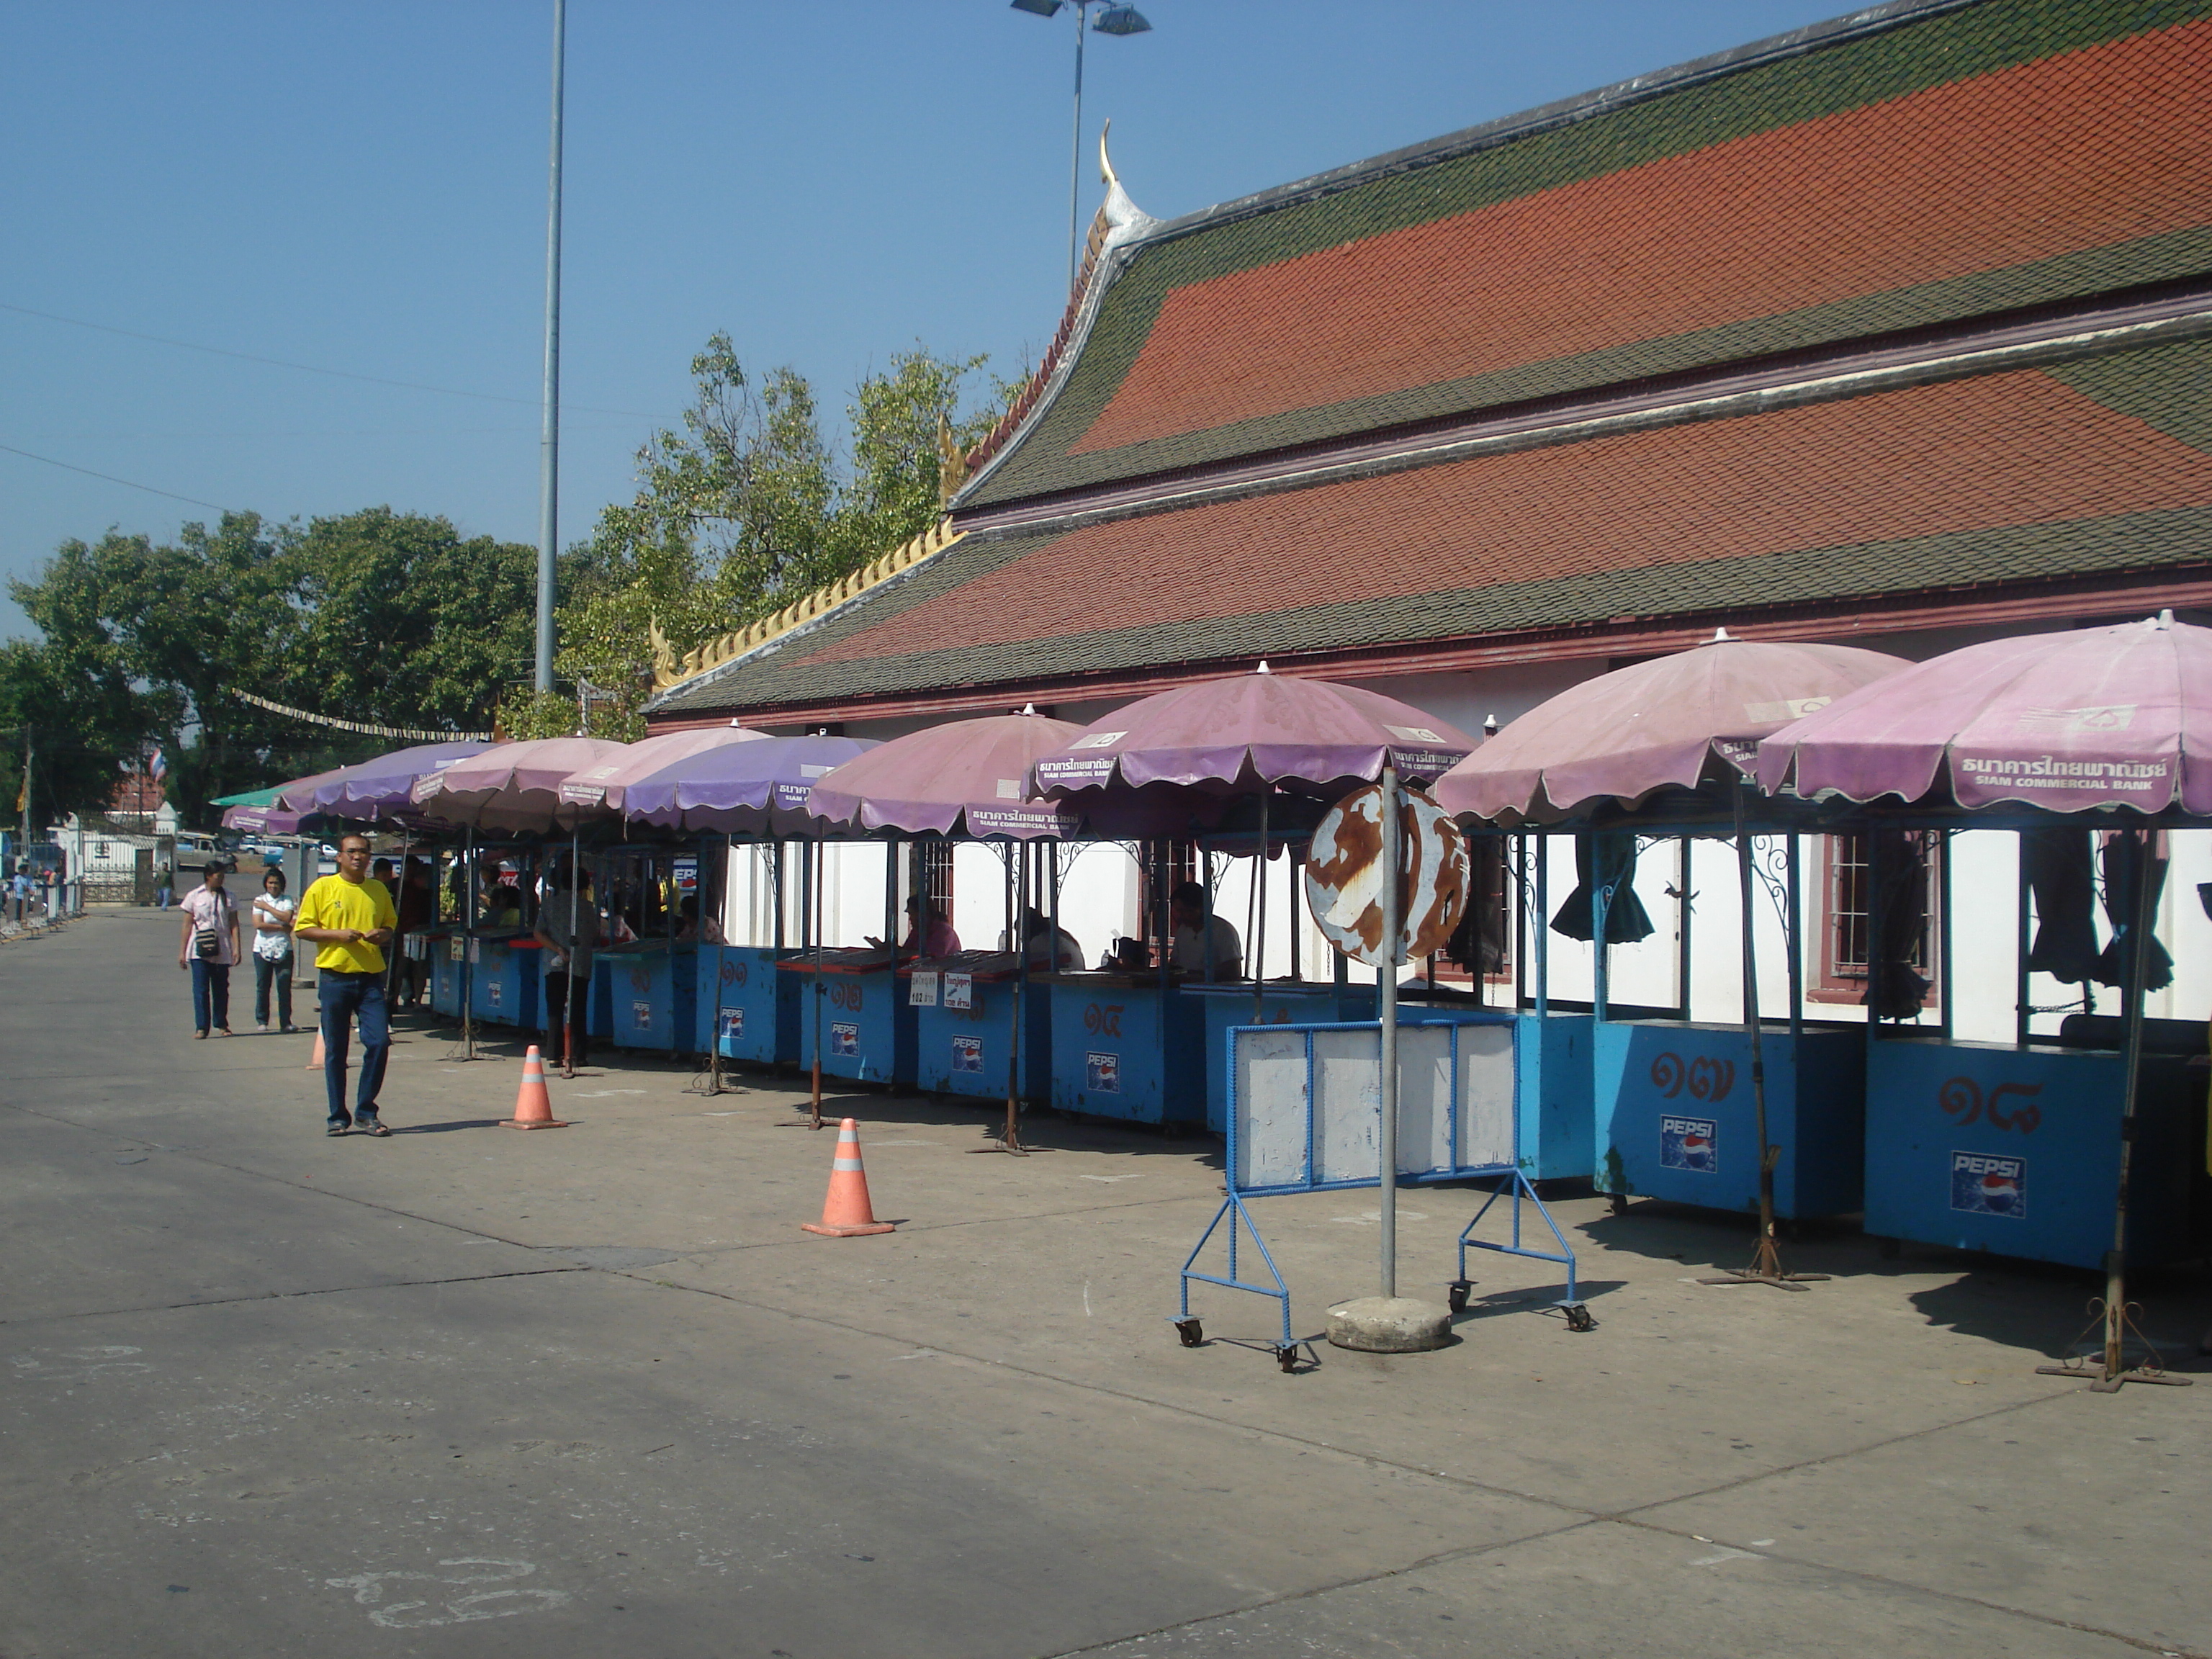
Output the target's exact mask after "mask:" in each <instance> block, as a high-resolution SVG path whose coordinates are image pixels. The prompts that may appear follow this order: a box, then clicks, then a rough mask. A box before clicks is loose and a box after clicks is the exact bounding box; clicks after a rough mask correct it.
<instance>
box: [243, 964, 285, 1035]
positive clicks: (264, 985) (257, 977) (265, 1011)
mask: <svg viewBox="0 0 2212 1659" xmlns="http://www.w3.org/2000/svg"><path fill="white" fill-rule="evenodd" d="M272 985H273V986H274V987H276V1023H277V1024H279V1025H281V1026H283V1028H284V1029H285V1030H288V1031H289V1030H291V1029H292V958H291V956H290V954H289V952H288V953H287V954H285V955H283V956H281V957H276V958H275V959H274V960H271V959H270V957H263V956H257V957H254V958H253V1023H254V1024H256V1025H266V1024H268V1023H269V988H270V987H271V986H272Z"/></svg>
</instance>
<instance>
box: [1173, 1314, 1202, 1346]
mask: <svg viewBox="0 0 2212 1659" xmlns="http://www.w3.org/2000/svg"><path fill="white" fill-rule="evenodd" d="M1175 1328H1176V1335H1177V1336H1179V1337H1181V1338H1182V1345H1183V1346H1184V1347H1186V1348H1195V1347H1196V1346H1198V1345H1199V1344H1200V1343H1201V1342H1203V1341H1205V1340H1206V1328H1205V1327H1204V1326H1202V1325H1200V1323H1199V1322H1198V1321H1196V1320H1195V1319H1178V1320H1176V1322H1175Z"/></svg>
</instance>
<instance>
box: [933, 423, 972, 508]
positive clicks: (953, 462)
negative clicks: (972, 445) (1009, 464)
mask: <svg viewBox="0 0 2212 1659" xmlns="http://www.w3.org/2000/svg"><path fill="white" fill-rule="evenodd" d="M967 482H968V456H967V453H966V452H964V451H963V449H962V448H961V447H960V445H959V444H958V442H957V441H955V439H954V438H953V436H952V422H951V420H949V419H948V418H947V417H946V416H945V411H944V410H941V409H940V410H938V411H937V504H938V505H939V507H942V506H944V505H945V503H946V502H947V501H951V499H952V498H953V496H954V495H957V494H958V493H959V490H960V486H961V485H963V484H964V483H967Z"/></svg>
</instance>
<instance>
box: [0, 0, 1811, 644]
mask: <svg viewBox="0 0 2212 1659" xmlns="http://www.w3.org/2000/svg"><path fill="white" fill-rule="evenodd" d="M1143 9H1144V11H1145V13H1146V15H1147V16H1148V17H1149V18H1150V19H1151V21H1152V24H1153V26H1154V27H1153V32H1152V33H1150V34H1146V35H1141V36H1137V37H1133V38H1128V39H1109V38H1106V37H1103V36H1100V35H1097V34H1095V33H1094V34H1093V35H1092V36H1091V45H1090V49H1089V52H1088V57H1087V64H1086V73H1085V125H1086V127H1087V128H1088V129H1089V130H1090V131H1091V132H1092V133H1094V134H1095V132H1096V131H1097V125H1098V123H1099V122H1100V121H1101V120H1103V118H1106V117H1109V116H1111V117H1112V118H1113V119H1114V155H1115V166H1116V168H1117V169H1118V171H1119V172H1120V173H1121V179H1122V181H1123V184H1124V185H1126V186H1127V189H1128V190H1129V191H1130V193H1131V194H1132V195H1133V197H1135V199H1136V201H1137V202H1138V204H1139V205H1140V206H1142V207H1143V208H1144V209H1145V210H1146V211H1148V212H1151V213H1153V214H1156V215H1158V216H1161V217H1170V216H1175V215H1177V214H1181V213H1186V212H1188V211H1191V210H1194V209H1197V208H1201V207H1204V206H1206V205H1207V204H1210V203H1213V202H1218V201H1224V200H1228V199H1231V198H1232V197H1238V196H1242V195H1245V194H1248V193H1249V192H1251V191H1256V190H1262V189H1266V188H1267V187H1268V186H1270V185H1278V184H1282V183H1285V182H1288V181H1289V180H1291V179H1298V178H1302V177H1304V176H1306V175H1308V174H1310V173H1318V172H1321V171H1323V170H1325V169H1327V168H1329V167H1338V166H1341V165H1343V164H1344V163H1346V162H1348V161H1356V160H1358V159H1360V158H1362V157H1364V156H1368V155H1376V154H1379V153H1381V152H1383V151H1385V150H1389V149H1395V148H1397V147H1399V146H1401V145H1403V144H1408V143H1417V142H1419V141H1420V140H1422V139H1425V138H1430V137H1436V136H1437V135H1440V134H1443V133H1445V132H1449V131H1455V130H1456V129H1458V128H1461V127H1464V126H1468V125H1474V124H1475V123H1477V122H1480V121H1485V120H1489V119H1491V118H1494V117H1497V116H1500V115H1504V114H1510V113H1511V112H1514V111H1516V110H1520V109H1525V108H1528V107H1530V106H1534V105H1537V104H1541V103H1544V102H1547V101H1548V100H1552V99H1554V98H1558V97H1562V96H1565V95H1567V94H1572V93H1577V92H1581V91H1584V90H1587V89H1589V88H1594V87H1597V86H1601V85H1604V84H1607V83H1608V82H1613V81H1618V80H1621V79H1624V78H1626V77H1627V76H1632V75H1637V74H1640V73H1644V72H1645V71H1648V70H1654V69H1658V68H1662V67H1663V66H1665V65H1668V64H1674V63H1678V62H1680V61H1682V60H1684V59H1686V58H1694V57H1698V56H1701V55H1703V54H1705V53H1706V52H1715V51H1719V50H1723V49H1724V48H1727V47H1729V46H1738V45H1741V44H1743V43H1744V42H1747V41H1749V40H1756V39H1759V38H1761V37H1763V36H1765V35H1769V34H1773V33H1779V32H1782V31H1784V30H1787V29H1791V28H1796V27H1802V25H1804V24H1806V23H1808V22H1813V21H1818V20H1820V19H1821V18H1823V17H1826V16H1831V15H1837V13H1838V11H1839V10H1840V9H1841V8H1839V7H1838V6H1836V5H1834V4H1833V3H1824V0H1809V3H1798V0H1666V3H1663V4H1652V3H1650V0H1637V3H1628V0H1550V3H1544V4H1508V3H1504V0H1356V3H1354V0H1339V3H1335V4H1322V3H1308V0H1274V3H1260V0H1233V3H1232V0H1144V8H1143ZM550 16H551V6H550V0H527V3H525V0H437V3H416V0H374V3H360V0H356V3H351V4H337V3H318V0H296V3H294V4H290V5H281V6H280V5H273V4H249V3H222V0H194V3H193V4H191V5H189V6H179V5H174V4H166V3H165V4H159V5H156V4H150V3H149V4H126V3H97V4H88V3H83V0H71V3H35V0H10V3H9V4H8V5H7V7H6V8H5V9H4V10H0V153H4V154H5V155H7V156H8V157H9V164H8V165H7V167H5V168H4V169H0V223H4V224H5V225H6V227H7V234H6V235H5V236H4V237H0V307H14V309H0V445H5V446H7V447H9V448H10V449H15V450H24V451H29V452H31V453H33V454H36V455H40V456H45V457H48V458H51V459H53V460H57V461H62V462H66V463H69V464H70V465H74V466H77V467H82V468H88V469H90V470H92V471H97V472H103V473H109V474H112V475H114V476H115V477H119V478H124V479H128V480H131V481H133V482H135V483H142V484H148V485H152V486H155V487H156V488H158V489H163V490H167V491H171V492H173V493H174V494H176V495H184V496H190V497H193V498H196V500H197V501H202V502H210V503H219V504H221V505H222V506H228V507H251V508H253V509H255V510H258V511H259V512H261V513H264V514H266V515H269V516H270V517H272V518H277V519H283V518H289V517H294V516H299V517H314V516H319V515H323V514H330V513H345V512H350V511H352V510H354V509H356V508H358V507H368V506H374V505H378V504H383V503H389V504H390V505H392V506H393V507H398V508H401V509H403V510H414V511H421V512H426V513H443V514H445V515H446V516H447V517H448V518H450V519H452V520H453V521H454V522H455V523H456V524H457V525H458V526H460V528H461V529H462V530H463V531H464V532H466V533H470V534H475V533H479V532H489V533H490V534H493V535H495V536H499V537H501V538H508V539H513V540H516V541H522V542H534V541H535V540H536V539H537V533H538V412H537V408H536V398H537V394H538V375H539V353H540V349H541V327H542V315H541V308H542V306H543V302H544V234H545V231H544V210H545V161H546V116H547V88H548V76H549V63H550V56H549V54H550ZM1072 40H1073V31H1072V25H1071V23H1070V21H1069V20H1068V19H1067V17H1066V16H1065V15H1063V16H1062V17H1061V18H1060V19H1059V20H1056V21H1050V22H1048V21H1042V20H1040V19H1037V18H1034V17H1030V16H1028V15H1024V14H1022V13H1018V12H1016V11H1013V10H1012V9H1009V8H1008V7H1007V6H1006V4H1005V3H1004V0H845V3H836V4H832V3H824V0H785V3H782V4H780V5H775V6H769V5H759V4H750V3H744V0H719V3H691V0H621V3H615V0H570V6H569V15H568V145H567V160H566V168H567V205H566V239H565V254H564V262H565V277H566V281H565V285H564V292H563V301H562V309H563V329H562V369H563V376H562V392H563V404H564V406H565V413H564V416H563V436H562V488H561V513H562V524H561V528H562V540H563V541H564V542H568V541H572V540H575V539H578V538H581V537H583V536H585V535H586V534H587V533H588V532H589V531H590V528H591V526H592V520H593V519H594V518H595V516H596V515H597V513H598V510H599V507H601V505H603V504H604V503H605V502H607V501H612V500H619V499H623V498H625V497H627V496H628V495H629V493H630V491H631V489H632V467H633V457H634V455H635V451H636V448H637V447H638V445H639V443H640V442H641V441H642V440H643V439H644V438H645V437H646V436H647V434H648V433H649V432H650V431H651V430H652V428H653V427H654V426H656V425H660V424H668V423H672V422H674V421H675V419H676V418H677V416H678V413H679V412H680V410H681V409H682V407H683V405H684V403H685V401H686V398H687V396H688V392H689V380H688V375H687V368H688V365H689V363H690V357H691V356H692V354H693V353H694V352H695V351H696V350H697V349H698V348H699V346H700V345H701V343H702V342H703V341H704V340H705V339H706V337H707V336H708V334H710V333H712V332H713V331H715V330H717V329H721V330H726V331H728V332H729V333H730V334H731V335H732V337H733V338H734V339H735V341H736V343H737V347H738V354H739V356H740V357H741V359H742V360H743V361H744V362H745V363H746V364H748V365H749V366H757V367H760V368H766V367H769V366H771V365H774V364H779V363H790V364H793V365H794V366H796V367H797V368H799V369H800V370H801V371H802V372H803V373H805V374H807V375H808V376H809V377H810V378H811V379H812V380H813V381H814V383H815V386H816V388H817V392H818V393H819V394H820V395H821V397H822V399H823V403H824V404H825V406H828V407H830V408H833V409H834V408H837V407H841V406H842V401H843V398H844V394H845V392H847V390H848V388H849V387H850V386H851V385H852V383H853V381H854V380H855V379H856V378H857V377H858V376H859V375H860V374H863V373H865V372H866V370H868V369H869V368H871V367H876V366H880V365H882V364H883V363H884V362H885V360H886V359H887V358H888V356H889V355H890V353H892V352H894V351H896V350H901V349H906V348H908V347H909V346H911V345H912V344H913V343H915V341H917V340H919V341H921V342H923V343H927V345H928V346H929V347H930V348H931V349H934V350H936V351H938V352H939V353H943V354H947V355H950V354H953V353H973V352H988V353H990V354H991V356H992V359H993V362H994V367H998V368H1001V369H1004V370H1011V369H1012V368H1013V367H1015V366H1017V365H1018V364H1019V363H1020V362H1022V361H1023V360H1024V357H1025V356H1030V357H1033V356H1035V355H1036V352H1037V351H1038V350H1039V349H1041V348H1042V344H1043V343H1044V342H1045V341H1047V340H1048V338H1049V337H1050V336H1051V333H1052V331H1053V329H1054V326H1055V325H1056V324H1057V322H1058V319H1059V310H1060V304H1061V302H1062V301H1063V299H1064V295H1065V286H1064V284H1065V275H1066V212H1067V198H1066V190H1067V167H1068V117H1069V109H1068V101H1069V100H1068V94H1069V82H1070V78H1071V70H1072V61H1073V44H1072ZM1093 177H1095V174H1094V173H1092V172H1091V169H1088V168H1086V170H1085V201H1084V205H1083V213H1084V216H1085V219H1086V220H1087V218H1088V216H1089V215H1090V213H1091V210H1092V209H1093V208H1094V207H1095V205H1096V202H1097V187H1096V186H1095V185H1093V184H1092V183H1091V179H1092V178H1093ZM26 313H49V314H50V316H51V317H62V318H70V319H78V320H79V321H81V322H84V323H91V324H97V325H103V327H104V328H105V329H108V330H126V331H133V332H135V333H137V334H142V335H155V336H161V337H167V338H168V339H171V340H174V341H182V342H190V343H196V344H198V345H202V346H208V347H215V348H220V349H222V350H225V351H229V352H235V353H243V354H246V355H247V356H258V357H265V358H278V359H283V360H287V361H289V362H295V363H304V364H310V365H316V366H319V367H322V368H331V369H338V370H343V371H347V372H348V373H349V374H355V375H362V376H372V377H378V378H380V379H383V380H400V381H411V382H419V383H422V384H423V385H426V386H438V387H446V388H453V389H454V390H457V391H459V392H472V393H476V394H480V395H478V396H475V397H461V396H452V395H446V394H445V393H442V392H431V391H418V390H410V389H405V388H402V387H398V386H382V385H377V384H373V383H371V382H370V381H368V380H349V379H343V378H338V377H337V376H333V375H325V374H307V373H303V372H301V371H299V370H297V369H293V368H277V367H273V366H270V365H267V364H260V363H253V362H244V361H240V360H239V359H238V358H235V357H224V356H214V355H210V353H207V352H204V351H197V350H191V349H184V348H183V347H180V346H177V345H169V344H157V343H152V342H149V341H147V340H143V339H135V338H131V337H127V336H126V335H124V334H118V333H113V332H104V331H100V329H94V328H85V327H80V326H76V325H72V324H70V323H64V322H58V321H53V320H50V319H49V317H40V316H33V315H29V314H26ZM499 399H513V400H514V401H498V400H499ZM213 516H214V515H213V513H211V512H210V510H209V508H208V507H203V506H195V505H190V504H187V503H185V502H184V501H174V500H170V499H167V498H165V497H163V496H161V495H150V494H147V493H144V492H143V491H141V490H138V489H129V488H125V487H124V486H122V485H119V484H116V483H104V482H101V481H100V480H99V479H96V478H93V477H86V476H83V475H82V474H81V473H76V472H70V471H64V470H62V469H60V468H58V467H56V466H52V465H43V464H41V463H40V462H37V461H33V460H29V459H23V458H21V457H20V456H18V455H15V454H12V453H0V576H12V575H24V574H30V573H31V572H32V571H33V570H34V569H35V568H36V567H37V565H38V564H39V563H40V561H41V560H43V559H44V558H45V557H46V556H48V555H49V554H50V553H51V552H52V550H53V548H54V547H55V545H56V544H58V543H59V542H61V541H62V540H64V539H65V538H69V537H72V536H80V537H83V538H87V539H90V538H95V537H97V536H98V535H100V533H101V532H103V531H105V530H106V528H108V527H109V526H118V527H120V528H122V529H125V530H127V531H143V532H148V533H149V534H151V535H154V536H155V537H156V538H164V537H167V536H171V535H173V534H174V533H175V532H176V530H177V528H178V526H179V525H180V524H182V523H184V522H185V521H186V520H191V519H201V520H207V519H211V518H212V517H213ZM23 631H27V624H26V623H24V620H23V618H22V617H21V613H20V612H19V611H17V610H16V609H15V607H14V606H13V605H11V604H9V603H8V602H7V601H6V600H5V599H0V635H4V634H11V633H17V632H23Z"/></svg>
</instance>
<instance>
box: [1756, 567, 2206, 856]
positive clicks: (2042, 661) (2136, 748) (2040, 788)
mask: <svg viewBox="0 0 2212 1659" xmlns="http://www.w3.org/2000/svg"><path fill="white" fill-rule="evenodd" d="M1759 783H1760V784H1761V786H1762V787H1765V789H1766V790H1767V792H1768V793H1779V792H1780V791H1781V790H1782V789H1784V787H1791V788H1794V789H1795V790H1796V793H1798V794H1800V795H1803V796H1807V797H1813V796H1822V795H1841V796H1843V797H1844V798H1845V799H1850V800H1855V801H1869V800H1872V799H1875V797H1877V796H1881V795H1896V796H1899V797H1901V798H1903V799H1905V800H1917V799H1920V798H1921V797H1922V796H1923V795H1926V794H1928V793H1929V792H1930V791H1931V790H1934V789H1936V788H1937V787H1938V786H1939V785H1941V786H1944V787H1948V790H1949V792H1950V794H1951V798H1952V799H1954V801H1956V802H1957V803H1958V804H1959V805H1960V806H1966V807H1978V806H1991V805H1996V804H1998V803H1999V802H2003V801H2017V802H2021V803H2022V804H2024V805H2030V806H2039V807H2042V808H2045V810H2047V811H2054V812H2081V811H2089V810H2091V809H2093V808H2099V807H2114V806H2130V807H2133V808H2135V809H2136V810H2137V811H2143V812H2157V811H2163V810H2165V809H2166V808H2167V807H2170V806H2172V805H2176V804H2177V803H2179V805H2181V807H2182V808H2183V809H2184V810H2185V811H2190V812H2195V813H2212V628H2193V627H2191V626H2190V625H2189V624H2188V623H2178V622H2176V621H2174V620H2173V613H2172V611H2165V612H2162V613H2161V614H2160V616H2158V617H2155V618H2154V619H2153V620H2151V621H2148V622H2139V623H2118V624H2117V625H2115V626H2112V627H2110V628H2085V629H2069V630H2066V631H2063V632H2059V633H2051V634H2030V635H2024V636H2022V637H2021V638H2017V639H2008V640H1992V641H1989V642H1988V643H1986V644H1984V645H1970V646H1967V647H1965V648H1964V649H1962V650H1958V651H1953V652H1950V653H1948V654H1946V655H1944V656H1941V657H1936V658H1934V659H1930V660H1929V661H1927V662H1924V663H1920V664H1917V665H1915V666H1913V667H1911V668H1907V669H1905V671H1902V672H1901V673H1897V674H1893V675H1891V676H1890V677H1889V678H1887V679H1883V680H1879V681H1876V682H1875V684H1872V685H1869V686H1867V687H1865V688H1864V689H1863V690H1858V691H1855V692H1853V693H1851V694H1850V696H1844V697H1838V698H1837V699H1836V701H1835V702H1832V703H1830V704H1829V705H1828V706H1827V707H1826V708H1823V709H1821V710H1820V711H1819V712H1818V713H1816V714H1808V715H1807V716H1806V717H1805V718H1804V719H1802V720H1797V721H1796V722H1795V723H1793V724H1791V725H1790V726H1784V728H1783V729H1782V730H1781V731H1779V732H1776V733H1775V734H1774V735H1773V736H1772V737H1770V738H1767V739H1766V740H1765V741H1764V742H1763V743H1761V744H1759Z"/></svg>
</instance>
